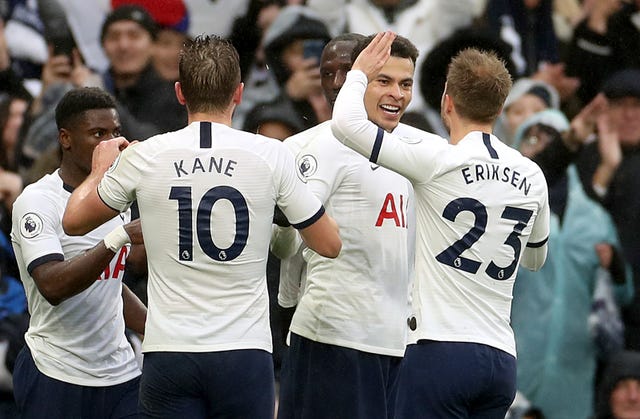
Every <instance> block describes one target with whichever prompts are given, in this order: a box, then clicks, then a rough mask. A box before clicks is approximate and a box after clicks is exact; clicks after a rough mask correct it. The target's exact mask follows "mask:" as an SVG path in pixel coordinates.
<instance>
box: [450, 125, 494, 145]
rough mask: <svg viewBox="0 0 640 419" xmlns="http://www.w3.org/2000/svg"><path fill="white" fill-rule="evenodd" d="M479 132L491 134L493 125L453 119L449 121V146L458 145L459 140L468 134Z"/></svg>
mask: <svg viewBox="0 0 640 419" xmlns="http://www.w3.org/2000/svg"><path fill="white" fill-rule="evenodd" d="M473 131H481V132H486V133H488V134H491V133H492V132H493V124H487V123H479V122H473V121H468V120H464V119H454V120H453V121H451V133H450V134H451V138H450V140H449V142H450V143H451V144H458V142H459V141H460V140H462V139H463V138H464V137H466V136H467V134H469V133H470V132H473Z"/></svg>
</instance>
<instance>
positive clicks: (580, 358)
mask: <svg viewBox="0 0 640 419" xmlns="http://www.w3.org/2000/svg"><path fill="white" fill-rule="evenodd" d="M0 16H1V19H0V135H1V141H0V144H1V146H0V200H1V201H0V272H1V278H0V361H2V360H4V362H0V390H2V391H0V417H2V415H3V414H5V413H6V414H5V417H12V416H11V412H12V407H11V400H12V397H11V379H10V377H11V369H12V362H13V360H14V359H15V355H16V354H17V351H18V350H19V349H20V347H21V345H22V344H23V341H22V340H21V337H22V333H23V332H24V330H26V324H27V322H28V312H27V308H26V299H25V297H24V292H23V291H22V290H21V285H20V282H19V280H17V279H16V278H18V277H19V276H18V274H17V268H16V264H15V259H14V257H13V251H12V249H11V245H10V242H9V239H8V237H9V233H10V228H11V227H10V226H11V208H12V204H13V201H14V200H15V198H16V197H17V196H18V195H19V194H20V192H21V191H22V189H23V188H24V186H26V185H28V184H30V183H32V182H34V181H36V180H38V179H39V178H40V177H41V176H43V175H44V174H47V173H50V172H52V171H53V170H54V169H55V168H56V167H58V164H59V159H60V150H59V145H58V140H57V127H56V123H55V117H54V109H55V106H56V104H57V102H58V101H59V99H60V98H61V97H62V96H63V95H64V94H65V93H66V92H67V91H69V90H71V89H72V88H74V87H81V86H98V87H101V88H103V89H105V90H106V91H108V92H109V93H111V94H112V95H113V96H114V98H115V99H116V103H117V106H118V113H119V115H120V119H121V122H122V134H123V135H124V136H125V137H126V138H127V139H129V140H134V139H137V140H144V139H146V138H149V137H151V136H153V135H156V134H159V133H163V132H167V131H173V130H177V129H179V128H182V127H183V126H185V125H186V123H187V120H186V115H187V114H186V112H185V109H184V108H183V106H182V105H180V104H179V103H178V101H177V99H176V97H175V93H174V82H175V81H176V80H177V78H178V55H179V52H180V48H181V45H182V43H183V41H184V40H185V39H187V38H189V37H193V36H196V35H198V34H200V33H215V34H218V35H221V36H223V37H226V38H229V39H230V40H231V41H232V43H233V45H234V46H235V47H236V49H237V50H238V53H239V55H240V63H241V70H242V79H243V82H244V84H245V86H244V95H243V101H242V103H241V104H240V106H239V107H238V108H237V109H236V112H235V114H234V117H233V125H234V127H235V128H239V129H243V130H247V131H251V132H258V133H261V134H264V135H267V136H270V137H273V138H277V139H280V140H284V139H285V138H288V137H290V136H292V135H294V134H296V133H299V132H301V131H303V130H305V129H307V128H310V127H313V126H315V125H317V124H318V123H321V122H324V121H327V120H329V119H330V118H331V110H330V109H331V108H330V105H329V104H328V103H327V99H326V97H325V95H324V94H323V90H322V77H323V69H322V68H321V66H320V53H321V52H322V48H323V47H324V45H325V44H326V43H327V42H328V41H329V40H330V39H331V38H333V37H335V36H337V35H340V34H343V33H348V32H355V33H360V34H365V35H369V34H372V33H375V32H379V31H381V30H385V29H391V30H393V31H395V32H397V33H399V34H401V35H403V36H405V37H407V38H408V39H410V40H411V41H412V42H413V43H414V44H415V45H416V46H417V47H418V49H419V51H420V55H419V58H418V61H417V62H416V73H415V81H414V86H415V87H414V92H413V101H412V103H411V105H410V106H409V108H408V110H407V112H406V113H405V115H404V117H403V122H405V123H407V124H409V125H412V126H415V127H418V128H421V129H424V130H427V131H431V132H434V133H436V134H439V135H442V136H444V137H446V136H447V132H446V130H445V128H444V127H443V126H442V123H441V122H440V118H439V115H440V109H439V108H440V98H441V95H442V91H443V87H444V81H445V76H446V71H447V65H448V63H449V61H450V59H451V57H453V56H454V55H455V54H456V53H457V52H459V51H461V50H462V49H464V48H466V47H470V46H474V47H478V48H481V49H485V50H493V51H495V52H496V53H497V54H498V55H499V56H500V57H501V58H502V59H503V60H504V61H505V63H506V64H507V68H508V69H509V71H510V72H511V75H512V77H513V79H514V86H513V89H512V91H511V94H510V95H509V97H508V98H507V101H506V102H505V105H504V108H503V112H502V115H501V116H500V118H499V121H498V123H497V124H496V126H495V131H494V133H495V134H496V135H497V136H498V137H499V138H500V139H502V140H503V141H504V142H505V143H507V144H509V145H511V146H513V147H515V148H518V149H520V151H521V152H522V153H523V154H525V155H526V156H527V157H529V158H531V159H533V160H534V161H536V162H537V163H538V164H539V165H540V167H541V168H542V170H543V172H544V173H545V176H546V177H547V182H548V183H549V193H550V205H551V209H552V211H553V214H554V218H553V220H552V229H551V230H552V234H551V237H550V254H549V260H548V261H547V264H546V265H545V267H544V269H543V270H542V271H540V272H535V273H523V274H520V275H519V278H518V280H517V281H516V286H515V290H514V301H513V328H514V331H515V335H516V341H517V346H518V348H517V349H518V362H519V364H518V389H519V393H520V394H519V397H518V398H517V400H516V403H515V404H514V408H513V409H512V410H513V412H512V417H513V418H520V417H521V418H527V417H528V418H542V417H546V418H550V419H576V418H578V419H580V418H589V417H594V418H640V367H639V365H640V361H639V360H638V358H639V357H640V355H638V352H637V351H640V0H627V1H623V0H582V1H581V0H455V1H451V0H350V1H348V0H347V1H345V0H307V1H304V0H299V1H291V0H290V1H286V0H91V1H86V0H0ZM336 93H337V92H336ZM268 269H269V275H268V277H269V281H270V284H269V286H270V291H271V293H272V300H273V301H274V304H273V306H272V313H271V321H272V324H273V332H274V344H275V346H274V348H275V350H274V361H275V362H276V365H278V363H279V362H280V357H281V355H282V350H283V347H284V336H283V332H282V330H283V329H284V330H286V327H284V328H283V327H282V322H286V320H285V318H286V316H285V315H284V314H283V313H282V311H281V310H279V308H278V306H277V304H276V303H275V301H276V299H275V294H276V293H277V287H278V284H277V281H278V270H279V262H278V260H277V259H276V258H275V257H272V260H270V263H269V265H268ZM126 282H128V285H129V286H130V287H131V288H132V289H133V290H134V291H135V292H136V293H137V294H138V295H139V296H140V297H141V298H142V299H143V301H144V299H145V278H143V277H139V276H137V275H135V274H133V273H131V274H129V275H128V276H127V279H126ZM602 287H604V288H602ZM602 289H604V290H605V291H604V294H603V292H601V290H602ZM603 295H604V297H603ZM598 304H609V305H610V306H612V308H613V311H612V312H610V313H613V314H609V316H614V317H617V316H619V319H620V322H621V325H622V327H620V328H617V329H616V330H611V327H610V326H608V325H609V323H606V322H605V320H603V318H602V317H599V316H601V313H602V311H598V310H597V309H598V307H600V306H599V305H598ZM614 320H615V319H614ZM602 333H605V336H607V338H605V339H604V342H605V343H603V338H602ZM606 333H610V334H609V335H606ZM3 400H4V401H6V403H4V404H2V403H1V402H2V401H3ZM625 409H626V410H625ZM621 412H622V413H621ZM625 412H626V413H625ZM629 412H631V413H629Z"/></svg>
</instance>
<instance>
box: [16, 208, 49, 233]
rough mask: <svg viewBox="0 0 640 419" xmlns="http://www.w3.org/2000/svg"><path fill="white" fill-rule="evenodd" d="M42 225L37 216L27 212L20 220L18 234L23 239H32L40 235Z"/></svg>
mask: <svg viewBox="0 0 640 419" xmlns="http://www.w3.org/2000/svg"><path fill="white" fill-rule="evenodd" d="M43 226H44V223H43V222H42V218H40V216H39V215H38V214H34V213H33V212H29V213H27V214H25V215H23V216H22V219H21V220H20V234H21V235H22V237H24V238H25V239H32V238H34V237H36V236H37V235H38V234H40V233H42V228H43Z"/></svg>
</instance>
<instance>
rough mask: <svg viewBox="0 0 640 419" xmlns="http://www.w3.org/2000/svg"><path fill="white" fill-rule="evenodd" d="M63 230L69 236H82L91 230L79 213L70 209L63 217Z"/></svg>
mask: <svg viewBox="0 0 640 419" xmlns="http://www.w3.org/2000/svg"><path fill="white" fill-rule="evenodd" d="M62 229H63V230H64V233H65V234H66V235H67V236H82V235H84V234H87V233H88V232H89V231H90V230H91V229H90V228H87V225H86V223H85V222H84V221H83V220H82V219H81V217H80V216H79V214H78V213H77V212H75V211H69V210H68V209H67V210H66V211H65V212H64V215H63V216H62Z"/></svg>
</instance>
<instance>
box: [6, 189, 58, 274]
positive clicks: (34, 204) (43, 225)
mask: <svg viewBox="0 0 640 419" xmlns="http://www.w3.org/2000/svg"><path fill="white" fill-rule="evenodd" d="M12 217H13V231H12V234H11V236H12V241H13V242H14V246H19V247H20V252H19V253H20V254H21V255H22V259H23V262H24V265H25V266H26V267H27V271H28V272H29V274H31V272H33V270H34V269H35V268H36V267H38V266H40V265H42V264H44V263H46V262H50V261H53V260H57V261H62V260H64V254H63V251H62V244H61V243H60V236H59V232H60V231H61V228H62V227H61V225H60V223H61V218H62V213H61V212H59V210H58V207H57V206H56V205H55V204H54V203H53V202H52V201H51V200H50V199H48V198H46V197H43V196H42V195H41V194H38V193H30V192H29V191H25V192H24V193H23V194H22V195H21V196H20V198H19V199H18V200H16V202H15V203H14V205H13V213H12Z"/></svg>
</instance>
